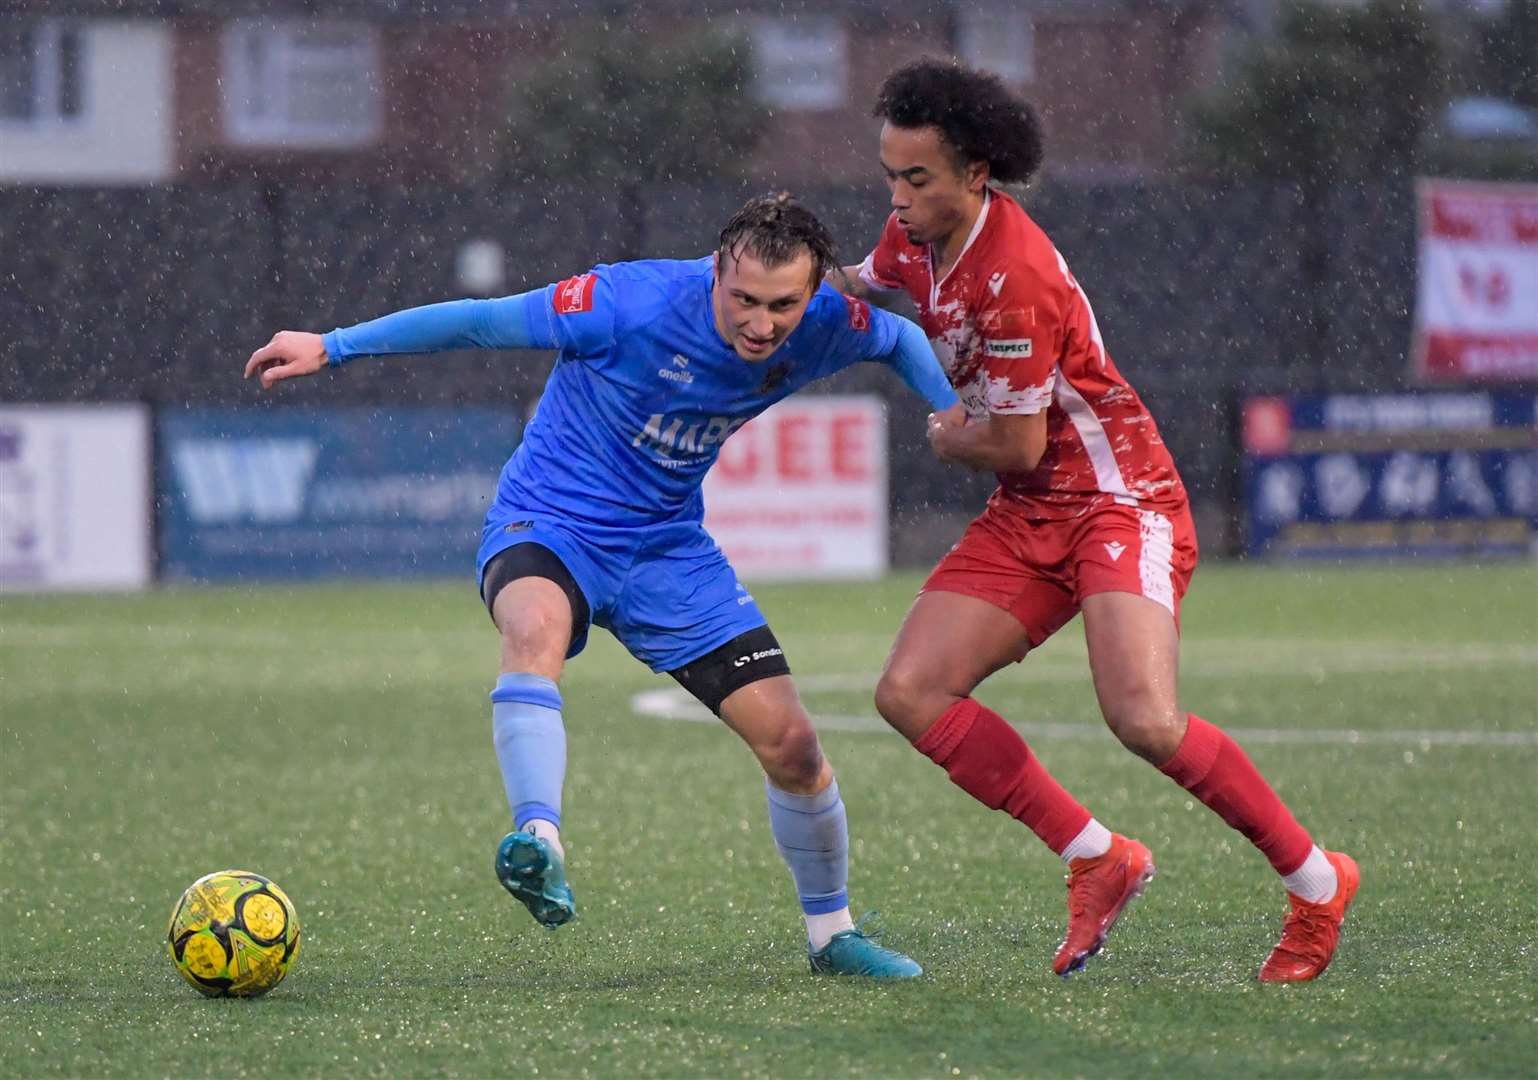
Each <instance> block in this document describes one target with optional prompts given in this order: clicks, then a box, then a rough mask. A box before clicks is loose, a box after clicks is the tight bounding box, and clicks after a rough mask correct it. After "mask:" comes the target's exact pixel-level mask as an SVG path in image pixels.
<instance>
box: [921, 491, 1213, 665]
mask: <svg viewBox="0 0 1538 1080" xmlns="http://www.w3.org/2000/svg"><path fill="white" fill-rule="evenodd" d="M1195 569H1196V527H1195V525H1194V524H1193V523H1192V521H1191V512H1190V510H1189V509H1185V508H1182V509H1181V510H1180V511H1179V513H1177V514H1175V515H1165V514H1161V513H1157V512H1155V511H1152V510H1140V509H1138V508H1137V507H1135V506H1119V505H1117V504H1115V503H1111V504H1109V505H1106V506H1104V507H1101V508H1099V509H1097V510H1093V511H1091V512H1090V513H1088V514H1085V515H1084V516H1083V517H1079V518H1073V519H1071V520H1067V521H1040V520H1037V521H1031V520H1027V519H1026V518H1024V517H1021V516H1018V515H1015V514H1012V513H1009V512H1008V511H1000V510H998V509H996V508H995V507H994V506H993V505H992V504H990V505H989V506H988V508H987V509H986V510H984V511H983V513H982V515H981V516H980V517H978V518H977V519H976V520H975V521H973V522H972V524H971V525H969V526H967V531H966V532H965V533H963V534H962V536H961V539H960V541H958V542H957V544H956V546H955V547H953V548H951V550H950V551H949V552H948V553H947V554H946V556H945V557H944V558H943V559H941V560H940V563H939V565H938V566H936V567H935V568H934V572H933V573H931V574H930V575H929V580H928V581H926V582H924V587H923V588H922V589H920V590H919V592H920V594H923V593H926V592H953V593H960V594H962V595H963V596H973V597H976V598H977V599H979V600H986V601H987V602H988V603H990V604H992V605H993V606H994V607H997V608H1002V609H1003V610H1005V611H1007V612H1009V613H1010V614H1011V615H1013V616H1014V617H1015V618H1016V619H1018V620H1019V621H1020V624H1021V625H1022V626H1024V627H1025V629H1026V634H1027V636H1028V639H1029V641H1030V647H1031V648H1033V649H1034V648H1036V647H1037V646H1038V645H1040V644H1041V643H1042V642H1043V641H1046V640H1047V638H1049V637H1051V636H1052V635H1053V634H1055V633H1057V631H1058V630H1060V629H1062V627H1063V626H1065V625H1066V624H1067V623H1068V621H1069V620H1070V619H1072V618H1073V617H1074V616H1075V615H1077V614H1078V612H1079V605H1081V604H1082V603H1083V602H1084V598H1085V597H1086V596H1093V595H1094V594H1095V593H1103V592H1129V593H1136V594H1137V595H1138V596H1146V597H1148V599H1150V600H1153V601H1156V602H1157V603H1159V604H1162V605H1163V606H1164V607H1165V609H1167V610H1168V611H1169V613H1170V614H1171V615H1172V616H1174V618H1175V626H1176V628H1177V629H1178V628H1179V626H1180V599H1181V597H1183V596H1184V595H1185V592H1186V587H1187V586H1188V585H1190V583H1191V574H1192V572H1193V571H1194V570H1195Z"/></svg>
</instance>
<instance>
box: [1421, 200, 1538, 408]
mask: <svg viewBox="0 0 1538 1080" xmlns="http://www.w3.org/2000/svg"><path fill="white" fill-rule="evenodd" d="M1417 195H1418V201H1419V204H1420V280H1419V283H1418V286H1417V292H1416V304H1415V347H1414V357H1415V372H1416V374H1417V375H1418V376H1419V377H1420V378H1422V379H1425V380H1432V381H1476V382H1527V381H1538V184H1481V183H1467V182H1461V181H1450V180H1422V181H1420V182H1419V184H1418V185H1417Z"/></svg>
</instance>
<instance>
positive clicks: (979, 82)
mask: <svg viewBox="0 0 1538 1080" xmlns="http://www.w3.org/2000/svg"><path fill="white" fill-rule="evenodd" d="M871 115H873V116H876V117H878V118H880V119H882V120H886V121H888V122H890V123H891V124H893V125H895V126H897V127H900V128H921V127H936V128H939V129H940V133H941V134H942V135H944V136H945V141H946V142H947V143H948V144H950V146H951V148H952V149H953V150H954V151H955V152H956V155H957V157H958V158H959V159H960V161H961V162H962V163H963V164H969V163H971V162H973V161H986V162H987V163H988V172H989V175H990V177H991V178H992V179H994V180H997V181H998V182H999V183H1002V184H1014V183H1024V182H1025V181H1027V180H1029V179H1030V178H1031V177H1032V176H1034V175H1035V174H1036V170H1037V169H1039V168H1041V161H1042V156H1043V149H1042V139H1041V121H1040V120H1038V119H1037V117H1036V110H1034V109H1032V108H1031V106H1030V105H1029V104H1027V103H1026V102H1025V101H1024V100H1023V99H1022V98H1020V97H1018V96H1017V95H1015V94H1013V93H1011V92H1010V90H1009V89H1008V87H1006V86H1005V85H1004V84H1003V82H1001V81H1000V80H999V79H998V78H997V77H996V76H994V75H989V74H987V73H985V72H982V71H974V70H972V69H971V68H964V67H962V66H960V65H959V64H953V63H950V62H947V61H944V60H918V61H915V62H914V63H911V64H906V65H904V66H903V67H900V68H898V69H897V70H896V71H894V72H892V73H891V74H890V75H888V76H887V77H886V81H885V82H883V83H882V84H881V90H880V91H879V92H878V93H877V94H876V105H875V108H873V109H872V110H871Z"/></svg>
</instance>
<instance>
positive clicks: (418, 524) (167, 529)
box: [156, 407, 521, 581]
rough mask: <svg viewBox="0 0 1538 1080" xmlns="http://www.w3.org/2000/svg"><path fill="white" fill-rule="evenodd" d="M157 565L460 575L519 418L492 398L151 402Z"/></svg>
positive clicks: (167, 571)
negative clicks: (277, 404)
mask: <svg viewBox="0 0 1538 1080" xmlns="http://www.w3.org/2000/svg"><path fill="white" fill-rule="evenodd" d="M156 420H157V426H158V432H157V434H158V438H159V447H158V450H157V464H158V469H157V474H158V476H157V486H158V488H159V490H158V492H157V496H158V497H157V500H156V501H157V505H158V507H159V528H160V568H161V576H162V577H163V578H165V579H168V580H175V581H185V580H194V581H231V580H236V579H251V578H314V577H329V576H336V575H359V576H397V575H446V574H447V575H454V574H464V575H470V574H473V572H474V567H475V549H476V545H477V544H478V543H479V542H480V527H481V519H482V517H483V516H484V514H485V512H486V507H487V506H488V505H489V503H490V500H491V499H492V498H493V497H495V495H496V487H497V476H498V474H499V473H500V471H501V468H502V465H503V463H504V462H505V461H506V460H507V458H508V456H509V455H510V454H511V453H512V451H513V448H514V447H515V446H517V444H518V438H519V434H520V430H521V424H520V422H519V419H518V417H517V416H515V415H513V414H512V413H511V412H504V411H502V410H497V409H484V408H478V409H477V408H472V409H427V408H356V407H355V408H330V409H191V410H183V409H162V410H160V411H159V412H158V413H157V416H156Z"/></svg>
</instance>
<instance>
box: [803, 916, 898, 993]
mask: <svg viewBox="0 0 1538 1080" xmlns="http://www.w3.org/2000/svg"><path fill="white" fill-rule="evenodd" d="M869 919H870V916H864V917H862V918H861V919H860V921H859V922H857V923H856V924H855V925H854V929H852V930H840V931H839V932H838V933H836V934H834V935H833V938H832V940H830V941H829V942H828V943H827V944H826V945H824V946H823V947H822V948H820V949H818V950H817V951H816V952H813V951H812V946H811V944H810V943H808V944H807V947H806V958H807V960H808V961H809V962H810V963H811V965H812V974H813V975H863V976H864V977H866V978H867V979H915V978H917V977H918V976H920V975H922V974H924V969H923V968H921V967H919V966H918V964H917V963H916V962H914V961H913V960H910V959H909V958H908V957H906V956H904V955H903V954H902V953H900V952H897V951H896V950H895V949H888V948H887V947H886V946H884V945H878V944H876V938H877V937H879V936H880V933H879V932H878V931H872V932H871V933H868V934H867V933H866V932H865V929H864V928H865V924H866V923H867V922H868V921H869Z"/></svg>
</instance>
